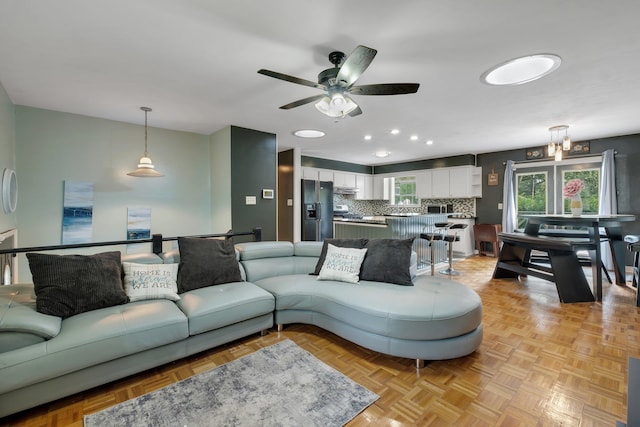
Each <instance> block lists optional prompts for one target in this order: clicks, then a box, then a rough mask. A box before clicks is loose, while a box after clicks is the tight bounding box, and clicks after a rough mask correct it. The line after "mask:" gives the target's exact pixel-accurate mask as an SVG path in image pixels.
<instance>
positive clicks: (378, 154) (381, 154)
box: [375, 151, 391, 157]
mask: <svg viewBox="0 0 640 427" xmlns="http://www.w3.org/2000/svg"><path fill="white" fill-rule="evenodd" d="M389 154H391V153H390V152H388V151H376V153H375V155H376V157H387V156H388V155H389Z"/></svg>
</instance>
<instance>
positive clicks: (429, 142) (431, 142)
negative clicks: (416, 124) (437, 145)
mask: <svg viewBox="0 0 640 427" xmlns="http://www.w3.org/2000/svg"><path fill="white" fill-rule="evenodd" d="M425 144H427V145H433V141H432V140H431V139H429V140H428V141H427V142H425Z"/></svg>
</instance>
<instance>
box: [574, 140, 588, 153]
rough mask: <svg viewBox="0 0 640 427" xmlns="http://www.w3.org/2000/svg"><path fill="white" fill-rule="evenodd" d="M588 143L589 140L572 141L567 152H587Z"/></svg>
mask: <svg viewBox="0 0 640 427" xmlns="http://www.w3.org/2000/svg"><path fill="white" fill-rule="evenodd" d="M590 145H591V144H590V142H589V141H583V142H573V143H571V150H570V151H569V154H589V150H590V148H591V147H590Z"/></svg>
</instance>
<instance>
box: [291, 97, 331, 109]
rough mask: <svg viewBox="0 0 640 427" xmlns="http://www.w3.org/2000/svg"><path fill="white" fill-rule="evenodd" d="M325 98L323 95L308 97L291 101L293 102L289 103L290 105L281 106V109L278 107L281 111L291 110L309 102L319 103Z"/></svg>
mask: <svg viewBox="0 0 640 427" xmlns="http://www.w3.org/2000/svg"><path fill="white" fill-rule="evenodd" d="M325 96H326V95H325V94H321V95H314V96H310V97H308V98H304V99H299V100H297V101H293V102H290V103H288V104H286V105H283V106H282V107H280V109H282V110H290V109H291V108H295V107H299V106H301V105H304V104H309V103H310V102H313V101H320V100H321V99H322V98H324V97H325Z"/></svg>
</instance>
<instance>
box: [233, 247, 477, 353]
mask: <svg viewBox="0 0 640 427" xmlns="http://www.w3.org/2000/svg"><path fill="white" fill-rule="evenodd" d="M237 249H238V251H239V252H240V262H241V264H242V266H243V267H244V270H245V272H246V276H247V280H249V281H251V282H253V283H255V284H256V285H258V286H261V287H263V288H264V289H266V290H267V291H269V292H270V293H271V294H273V295H274V296H275V299H276V311H275V322H276V323H277V324H278V328H282V326H283V325H284V324H288V323H307V324H313V325H316V326H319V327H322V328H324V329H327V330H329V331H331V332H333V333H335V334H337V335H339V336H342V337H343V338H346V339H348V340H350V341H353V342H355V343H357V344H359V345H362V346H363V347H366V348H369V349H371V350H375V351H379V352H381V353H385V354H389V355H393V356H399V357H407V358H413V359H416V360H417V363H418V365H422V363H423V361H424V360H439V359H450V358H455V357H460V356H464V355H467V354H469V353H472V352H473V351H474V350H475V349H477V348H478V346H479V345H480V343H481V341H482V302H481V300H480V297H479V296H478V294H476V293H475V292H474V291H473V290H471V289H469V288H467V287H466V286H464V285H462V284H460V283H457V282H454V281H452V280H450V279H440V278H434V277H431V276H419V277H416V278H414V284H413V286H398V285H394V284H391V283H381V282H373V281H360V282H359V284H350V283H344V282H338V281H332V280H322V281H320V280H317V276H312V275H309V273H310V272H312V271H313V270H314V267H315V264H316V263H317V260H318V258H319V256H320V251H321V249H322V243H309V242H304V243H297V244H295V245H293V244H291V243H288V242H255V243H243V244H239V245H237ZM291 255H293V259H294V262H290V263H285V262H283V261H284V260H283V259H282V258H283V257H291Z"/></svg>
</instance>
